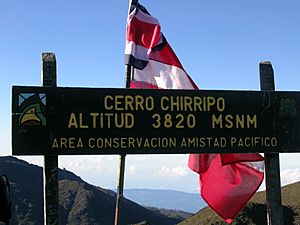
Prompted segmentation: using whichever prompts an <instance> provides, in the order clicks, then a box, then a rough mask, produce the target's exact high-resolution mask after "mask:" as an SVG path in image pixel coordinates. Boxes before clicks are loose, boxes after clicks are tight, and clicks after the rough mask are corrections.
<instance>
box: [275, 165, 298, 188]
mask: <svg viewBox="0 0 300 225" xmlns="http://www.w3.org/2000/svg"><path fill="white" fill-rule="evenodd" d="M280 175H281V185H287V184H290V183H295V182H297V181H300V168H294V169H286V170H283V171H281V174H280Z"/></svg>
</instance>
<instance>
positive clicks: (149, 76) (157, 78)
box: [134, 60, 194, 89]
mask: <svg viewBox="0 0 300 225" xmlns="http://www.w3.org/2000/svg"><path fill="white" fill-rule="evenodd" d="M134 80H135V81H139V82H145V83H149V84H152V85H155V86H158V87H159V88H161V89H194V87H193V85H192V84H191V81H190V80H189V78H188V76H187V74H186V73H185V71H184V70H182V69H180V68H178V67H176V66H170V65H167V64H164V63H160V62H157V61H153V60H149V63H148V65H147V66H146V68H145V69H143V70H139V69H135V70H134Z"/></svg>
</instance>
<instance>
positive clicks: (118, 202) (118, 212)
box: [114, 65, 133, 225]
mask: <svg viewBox="0 0 300 225" xmlns="http://www.w3.org/2000/svg"><path fill="white" fill-rule="evenodd" d="M132 73H133V70H132V66H130V65H126V77H125V87H126V88H130V81H131V76H132ZM125 157H126V155H125V154H122V155H120V164H119V181H118V190H117V199H116V210H115V223H114V225H120V224H121V223H120V221H121V211H122V204H123V189H124V174H125Z"/></svg>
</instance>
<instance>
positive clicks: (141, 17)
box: [125, 1, 198, 89]
mask: <svg viewBox="0 0 300 225" xmlns="http://www.w3.org/2000/svg"><path fill="white" fill-rule="evenodd" d="M125 64H127V65H131V66H133V68H134V72H133V74H134V76H133V77H132V80H131V87H132V88H162V89H198V88H197V86H196V85H195V83H194V82H193V81H192V79H191V78H190V77H189V75H188V74H187V73H186V72H185V70H184V69H183V67H182V65H181V63H180V61H179V60H178V58H177V56H176V55H175V53H174V52H173V50H172V48H171V47H170V45H169V44H168V42H167V40H166V38H165V37H164V35H163V34H162V33H161V28H160V24H159V22H158V20H157V19H156V18H154V17H152V16H151V15H150V14H149V12H148V11H147V10H146V8H145V7H143V6H142V5H140V4H139V3H138V1H132V2H131V7H130V9H129V15H128V19H127V30H126V48H125Z"/></svg>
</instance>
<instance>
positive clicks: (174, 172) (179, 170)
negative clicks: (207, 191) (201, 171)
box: [158, 165, 188, 177]
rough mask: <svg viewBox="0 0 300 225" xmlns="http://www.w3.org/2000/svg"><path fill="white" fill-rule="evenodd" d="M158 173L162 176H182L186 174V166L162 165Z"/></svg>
mask: <svg viewBox="0 0 300 225" xmlns="http://www.w3.org/2000/svg"><path fill="white" fill-rule="evenodd" d="M158 173H159V175H160V176H163V177H184V176H187V175H188V170H187V167H182V166H176V167H167V166H165V165H164V166H162V167H161V168H160V170H159V172H158Z"/></svg>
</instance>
